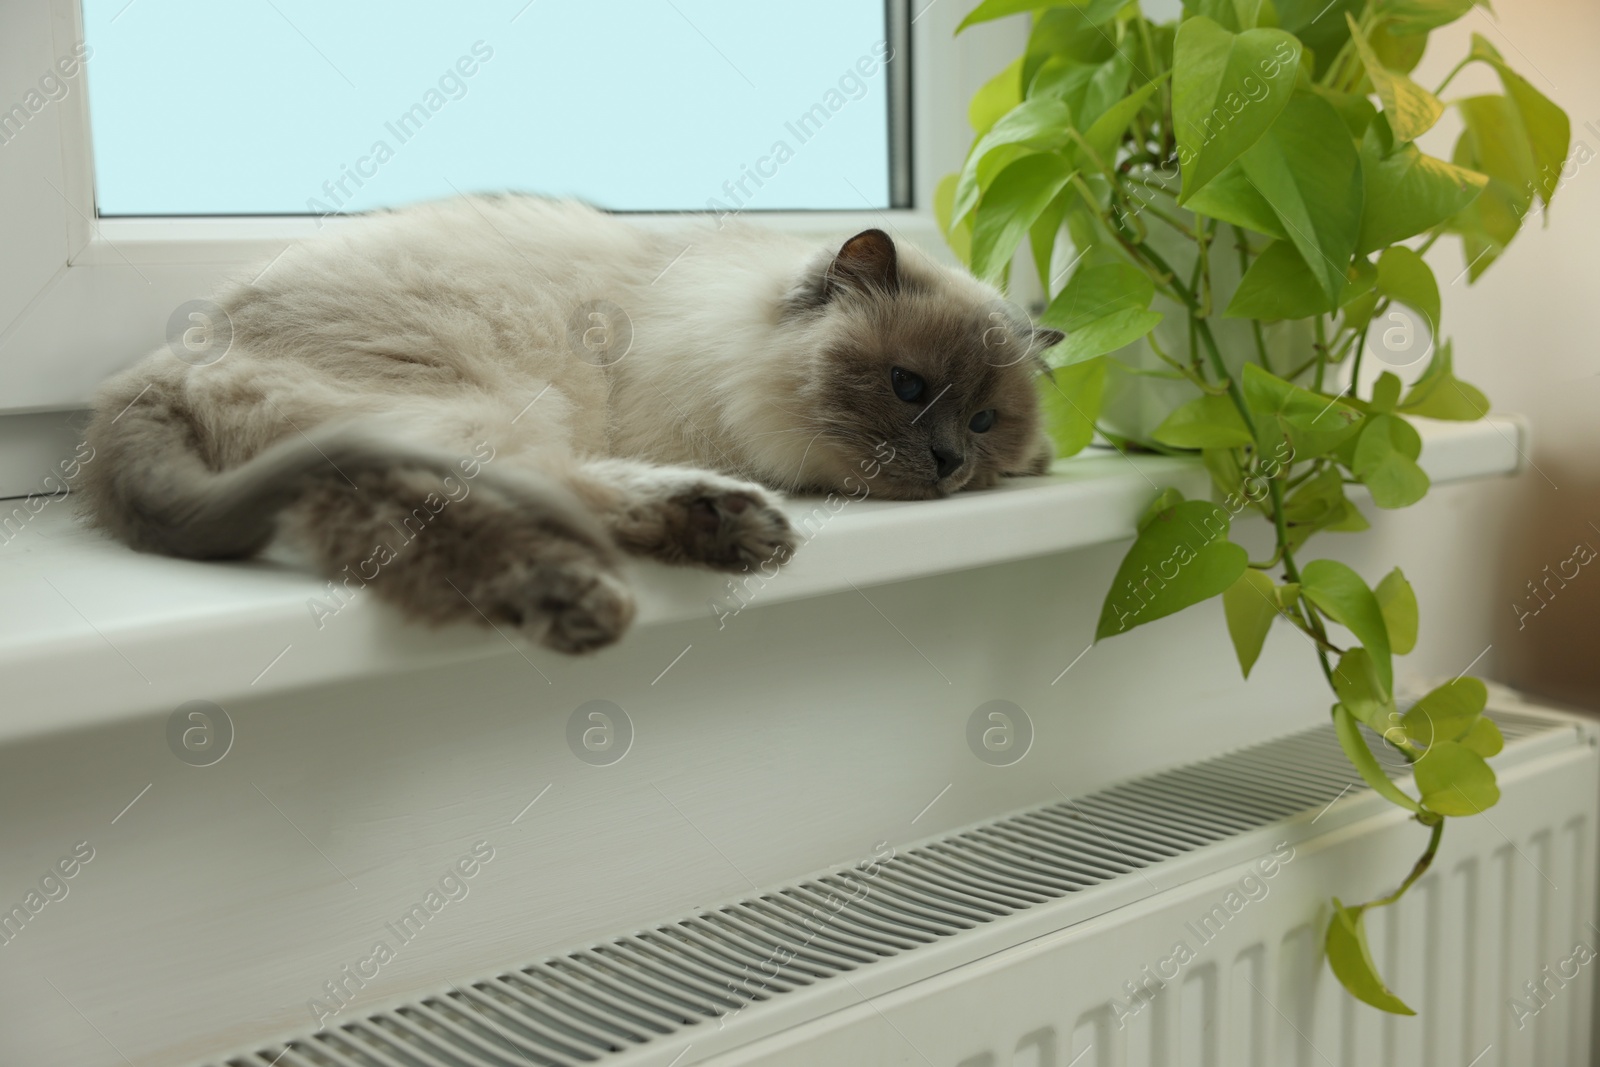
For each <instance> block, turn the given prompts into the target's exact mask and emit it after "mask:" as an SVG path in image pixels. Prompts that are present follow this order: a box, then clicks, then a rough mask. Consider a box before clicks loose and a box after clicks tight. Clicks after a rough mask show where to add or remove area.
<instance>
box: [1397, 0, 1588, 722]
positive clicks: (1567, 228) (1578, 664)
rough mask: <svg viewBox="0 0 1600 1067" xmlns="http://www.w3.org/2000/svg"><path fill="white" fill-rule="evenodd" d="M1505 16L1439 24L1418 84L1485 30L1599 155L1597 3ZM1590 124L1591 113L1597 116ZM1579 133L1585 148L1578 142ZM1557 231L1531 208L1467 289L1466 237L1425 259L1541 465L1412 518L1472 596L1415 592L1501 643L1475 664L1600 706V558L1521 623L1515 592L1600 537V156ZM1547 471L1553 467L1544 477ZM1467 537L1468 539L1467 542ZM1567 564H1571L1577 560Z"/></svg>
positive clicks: (1559, 0) (1468, 87)
mask: <svg viewBox="0 0 1600 1067" xmlns="http://www.w3.org/2000/svg"><path fill="white" fill-rule="evenodd" d="M1496 9H1497V10H1498V12H1499V16H1498V18H1495V17H1492V16H1490V15H1488V14H1487V13H1486V12H1485V11H1484V10H1483V9H1481V8H1475V9H1474V10H1473V12H1472V14H1470V15H1468V16H1467V17H1466V18H1465V19H1463V20H1462V21H1461V22H1460V23H1459V24H1457V25H1455V26H1452V27H1450V28H1448V29H1447V30H1445V31H1443V32H1441V33H1439V34H1438V35H1436V37H1435V40H1434V43H1433V44H1432V46H1431V47H1430V48H1429V53H1428V55H1427V56H1426V57H1424V60H1423V63H1422V66H1421V67H1420V68H1419V71H1418V73H1417V80H1418V81H1419V82H1421V83H1422V84H1424V85H1427V86H1429V87H1430V88H1431V87H1433V86H1436V85H1437V84H1438V83H1439V81H1440V80H1441V79H1442V78H1443V76H1444V74H1445V73H1446V72H1447V71H1448V70H1449V69H1450V67H1451V66H1453V65H1454V63H1455V61H1456V59H1457V58H1459V57H1460V56H1461V55H1464V54H1465V53H1466V50H1467V48H1468V47H1469V37H1470V34H1471V33H1473V32H1477V33H1480V34H1482V35H1483V36H1484V37H1486V38H1488V39H1489V41H1490V42H1491V43H1493V44H1494V45H1495V46H1496V47H1497V48H1498V49H1499V50H1500V51H1501V52H1502V53H1503V54H1504V55H1505V57H1506V58H1507V60H1508V61H1509V62H1510V63H1511V64H1512V65H1513V66H1514V67H1515V68H1517V69H1518V70H1520V71H1521V72H1522V73H1523V74H1524V75H1525V76H1526V77H1527V78H1528V79H1529V80H1530V81H1531V82H1533V84H1534V85H1535V86H1536V87H1537V88H1539V89H1540V90H1541V91H1542V92H1544V93H1546V94H1547V95H1549V96H1550V97H1551V98H1552V99H1554V100H1555V101H1556V102H1557V103H1559V104H1561V105H1562V106H1563V107H1565V108H1566V110H1567V112H1568V113H1569V114H1570V115H1571V116H1572V127H1573V146H1574V152H1575V155H1576V158H1579V159H1589V158H1591V157H1593V156H1597V155H1600V64H1597V63H1596V61H1595V56H1596V50H1597V48H1600V5H1597V4H1595V3H1593V0H1522V2H1519V3H1511V4H1498V5H1496ZM1499 91H1501V90H1500V88H1499V85H1498V81H1497V80H1496V79H1495V78H1494V77H1493V75H1492V74H1491V73H1490V72H1489V71H1488V70H1487V69H1484V70H1472V71H1469V72H1467V73H1466V74H1464V75H1462V76H1461V77H1460V78H1458V79H1457V80H1456V82H1455V83H1453V84H1452V85H1451V87H1450V92H1451V93H1452V94H1458V95H1471V94H1475V93H1478V92H1499ZM1452 119H1453V116H1447V119H1446V121H1445V122H1443V123H1441V127H1440V129H1439V130H1438V131H1436V132H1435V134H1434V135H1431V136H1434V137H1437V138H1438V139H1437V140H1435V141H1433V142H1431V144H1430V147H1431V149H1432V150H1433V151H1434V152H1437V153H1439V154H1442V155H1446V156H1448V154H1449V151H1448V150H1449V147H1450V145H1451V144H1453V139H1454V136H1455V131H1456V129H1458V128H1459V127H1458V125H1457V124H1456V123H1454V122H1453V121H1451V120H1452ZM1585 123H1593V127H1586V126H1585ZM1580 142H1582V143H1583V144H1584V145H1585V146H1586V148H1585V149H1581V150H1580V149H1579V148H1578V145H1579V143H1580ZM1568 173H1569V174H1570V175H1571V177H1570V178H1569V179H1567V180H1565V181H1564V183H1563V185H1562V186H1561V188H1560V190H1559V192H1558V193H1557V194H1556V198H1555V206H1554V210H1553V212H1552V216H1551V219H1550V226H1549V228H1548V229H1546V228H1544V227H1543V226H1542V225H1541V224H1540V222H1539V221H1538V220H1536V219H1530V220H1529V222H1528V223H1527V224H1525V226H1524V230H1523V232H1522V233H1521V234H1520V235H1519V236H1518V237H1517V239H1516V241H1515V242H1513V244H1512V246H1511V248H1510V249H1509V250H1508V251H1507V253H1506V255H1505V256H1504V257H1503V258H1502V259H1501V260H1500V261H1499V262H1498V263H1496V264H1495V265H1494V267H1493V268H1491V269H1490V270H1489V271H1488V273H1487V274H1485V275H1484V276H1483V277H1482V278H1480V279H1479V281H1478V282H1477V284H1476V285H1472V286H1470V287H1469V286H1468V284H1467V281H1466V279H1465V278H1462V279H1461V280H1459V281H1457V282H1455V283H1454V284H1452V283H1451V279H1453V278H1456V277H1457V276H1458V275H1459V274H1460V272H1461V270H1462V268H1463V267H1464V266H1465V263H1464V261H1463V259H1462V256H1461V253H1460V245H1459V242H1456V241H1453V240H1452V241H1441V242H1440V244H1439V246H1438V248H1437V249H1436V250H1435V252H1434V254H1433V255H1432V256H1431V257H1430V258H1431V261H1432V263H1433V265H1434V270H1435V272H1436V273H1437V274H1438V276H1439V281H1440V286H1441V288H1442V289H1443V291H1444V329H1445V332H1446V333H1448V334H1450V335H1452V336H1454V338H1455V346H1456V367H1457V371H1458V373H1459V374H1460V375H1461V376H1462V377H1464V378H1466V379H1467V380H1468V381H1471V382H1473V383H1475V384H1477V385H1479V386H1480V387H1481V388H1483V389H1484V391H1485V392H1486V393H1488V395H1489V397H1490V398H1491V400H1492V401H1493V404H1494V408H1495V409H1496V410H1498V411H1515V412H1521V413H1523V414H1525V415H1527V416H1528V418H1529V419H1530V421H1531V423H1532V426H1533V433H1534V446H1533V449H1532V451H1531V453H1530V455H1529V458H1530V460H1531V462H1532V463H1533V464H1535V465H1537V469H1536V470H1535V469H1530V470H1528V471H1526V472H1525V473H1524V474H1522V475H1521V476H1519V477H1518V478H1516V479H1514V480H1511V481H1508V482H1502V483H1498V484H1494V485H1489V486H1484V487H1482V488H1481V489H1480V490H1479V491H1476V492H1474V493H1472V494H1470V496H1468V497H1467V498H1466V499H1465V500H1464V501H1463V503H1462V505H1461V506H1460V507H1459V508H1457V509H1450V510H1449V511H1448V512H1447V513H1445V514H1429V515H1426V516H1424V517H1422V518H1420V519H1419V520H1417V521H1413V522H1412V523H1411V524H1410V525H1409V527H1408V529H1409V533H1408V535H1407V536H1408V539H1416V540H1418V541H1421V542H1425V543H1429V544H1444V543H1453V544H1454V545H1455V546H1456V548H1457V553H1458V554H1462V556H1463V558H1462V567H1461V569H1460V570H1459V571H1456V572H1455V573H1453V574H1441V575H1439V578H1440V579H1441V581H1443V582H1450V583H1454V584H1457V585H1459V586H1460V587H1461V588H1462V590H1463V591H1465V594H1466V595H1460V594H1457V595H1454V596H1452V597H1450V601H1451V602H1452V603H1454V604H1455V605H1456V607H1457V610H1455V611H1452V612H1450V613H1449V615H1448V616H1444V615H1442V614H1441V613H1438V612H1437V609H1436V608H1435V605H1438V604H1439V603H1440V602H1441V600H1442V599H1443V598H1442V596H1441V590H1439V589H1437V588H1426V589H1419V590H1418V593H1419V595H1420V596H1421V597H1422V598H1423V605H1424V608H1423V610H1424V612H1428V611H1429V609H1430V608H1432V609H1434V614H1433V618H1435V619H1438V620H1439V623H1440V624H1441V625H1443V626H1445V627H1447V628H1448V632H1449V633H1450V635H1451V638H1450V639H1451V641H1452V643H1454V644H1457V645H1459V646H1461V647H1464V648H1466V647H1473V646H1476V647H1478V648H1482V647H1484V646H1485V645H1488V644H1490V643H1491V642H1492V643H1493V644H1494V648H1493V649H1492V650H1491V651H1490V652H1489V654H1488V655H1486V656H1485V657H1484V660H1483V664H1482V665H1481V668H1480V669H1484V670H1487V671H1488V673H1489V674H1491V675H1492V676H1494V677H1496V678H1499V679H1501V680H1503V681H1506V682H1508V683H1510V684H1513V685H1516V686H1519V687H1522V688H1524V689H1528V690H1531V691H1535V692H1540V693H1544V694H1546V695H1548V696H1551V697H1553V698H1556V699H1560V700H1565V701H1569V702H1572V703H1578V704H1583V705H1586V706H1588V707H1591V708H1600V656H1596V655H1595V637H1596V635H1597V634H1600V573H1597V571H1600V568H1595V567H1585V568H1583V569H1582V570H1581V572H1580V576H1579V577H1578V578H1577V579H1575V580H1574V581H1572V582H1571V583H1570V585H1569V586H1568V587H1567V588H1565V589H1562V588H1560V586H1559V585H1555V584H1552V586H1551V588H1552V590H1553V591H1554V592H1553V595H1551V594H1547V599H1549V601H1550V606H1549V607H1548V608H1545V609H1543V610H1542V611H1541V612H1540V614H1539V615H1537V616H1536V617H1530V618H1528V619H1527V620H1526V627H1525V628H1522V629H1520V630H1519V626H1518V614H1517V612H1516V611H1515V610H1514V609H1513V604H1514V603H1515V604H1524V605H1525V606H1526V607H1528V608H1538V607H1539V602H1538V601H1537V600H1532V599H1530V598H1529V594H1528V589H1527V586H1526V583H1527V582H1528V581H1530V580H1533V579H1536V578H1543V577H1544V573H1543V568H1544V567H1545V566H1546V565H1549V566H1550V567H1551V569H1552V571H1554V570H1555V569H1556V568H1557V566H1558V565H1559V564H1560V563H1561V562H1562V561H1563V560H1567V559H1568V558H1569V557H1570V556H1571V555H1572V552H1573V548H1574V545H1575V544H1577V543H1578V542H1580V541H1587V542H1588V543H1589V544H1591V545H1593V546H1594V547H1595V548H1596V549H1600V530H1596V529H1595V528H1594V527H1593V526H1591V525H1590V523H1591V522H1592V523H1597V524H1600V461H1597V453H1600V419H1597V418H1596V417H1595V405H1596V404H1597V403H1600V353H1597V352H1596V346H1595V323H1596V318H1595V305H1596V299H1597V296H1600V292H1597V285H1596V282H1597V279H1600V241H1597V238H1600V161H1592V162H1590V163H1588V164H1587V165H1584V166H1581V167H1578V166H1574V167H1572V168H1569V171H1568ZM1541 472H1542V473H1541ZM1466 546H1471V547H1470V551H1467V552H1465V553H1461V549H1463V548H1465V547H1466ZM1566 569H1567V573H1568V574H1571V573H1572V567H1571V566H1570V565H1569V566H1568V567H1567V568H1566Z"/></svg>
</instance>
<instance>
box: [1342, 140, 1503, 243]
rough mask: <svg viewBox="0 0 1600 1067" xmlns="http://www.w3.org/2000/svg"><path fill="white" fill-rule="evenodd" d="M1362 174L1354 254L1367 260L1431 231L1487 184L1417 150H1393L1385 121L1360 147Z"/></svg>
mask: <svg viewBox="0 0 1600 1067" xmlns="http://www.w3.org/2000/svg"><path fill="white" fill-rule="evenodd" d="M1379 131H1381V132H1379ZM1361 173H1362V178H1363V181H1364V183H1365V186H1366V196H1365V197H1364V199H1363V201H1362V205H1363V206H1362V209H1361V210H1362V214H1361V235H1360V237H1359V239H1358V240H1357V241H1356V251H1357V252H1360V253H1362V254H1363V255H1364V254H1366V253H1368V252H1375V251H1377V250H1378V249H1380V248H1386V247H1388V246H1389V245H1392V244H1394V243H1395V242H1396V241H1403V240H1405V239H1406V238H1407V237H1414V236H1416V235H1417V234H1419V233H1423V232H1425V231H1427V230H1431V229H1432V228H1433V227H1435V226H1437V225H1438V224H1439V223H1441V222H1444V221H1445V220H1446V219H1449V218H1452V217H1453V216H1455V215H1457V214H1459V213H1460V212H1461V210H1462V209H1463V208H1465V207H1466V206H1467V205H1468V204H1470V203H1472V202H1473V200H1475V199H1477V197H1478V195H1479V194H1480V193H1481V192H1482V191H1483V189H1484V187H1485V186H1487V185H1488V183H1489V179H1488V178H1487V177H1485V176H1484V175H1482V174H1479V173H1478V172H1476V171H1474V170H1468V169H1466V168H1465V167H1458V166H1456V165H1455V164H1453V163H1446V162H1445V161H1444V160H1442V159H1436V158H1434V157H1433V156H1427V155H1423V154H1422V152H1421V151H1420V150H1419V149H1418V148H1417V146H1416V145H1414V144H1402V145H1400V146H1399V147H1395V146H1394V144H1393V139H1392V137H1391V136H1390V135H1389V133H1388V123H1387V122H1386V121H1384V119H1383V117H1382V116H1379V117H1378V118H1377V119H1375V120H1374V121H1373V123H1372V126H1371V127H1370V128H1368V130H1367V135H1366V137H1365V138H1364V139H1363V140H1362V142H1361Z"/></svg>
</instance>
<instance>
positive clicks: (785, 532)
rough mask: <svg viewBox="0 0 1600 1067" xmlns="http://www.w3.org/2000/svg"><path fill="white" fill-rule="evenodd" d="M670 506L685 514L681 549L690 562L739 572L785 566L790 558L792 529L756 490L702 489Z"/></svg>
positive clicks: (681, 497) (770, 503) (675, 501)
mask: <svg viewBox="0 0 1600 1067" xmlns="http://www.w3.org/2000/svg"><path fill="white" fill-rule="evenodd" d="M672 504H673V506H675V507H678V508H681V509H683V511H684V513H685V517H686V522H685V523H684V524H683V530H682V535H681V538H680V545H681V548H682V550H683V553H684V556H685V557H686V559H687V560H688V561H690V562H694V563H700V564H703V565H705V566H708V567H714V568H716V569H718V570H730V571H737V570H744V569H746V568H753V567H758V566H760V565H761V564H763V563H767V562H769V561H770V562H773V563H777V564H783V563H787V562H788V560H789V557H790V556H791V555H792V554H793V553H794V549H795V545H796V544H797V540H796V537H795V531H794V527H793V526H791V525H790V523H789V520H788V519H787V518H786V517H785V516H784V514H783V512H781V511H779V510H778V509H777V507H776V506H774V505H773V504H772V502H771V501H770V500H768V499H767V496H766V494H765V493H764V492H762V491H761V490H760V489H757V488H756V487H755V486H749V487H743V486H741V487H739V488H737V489H720V488H714V487H710V486H703V487H700V488H699V491H697V492H692V493H687V494H683V495H681V496H679V497H676V498H674V500H673V501H672Z"/></svg>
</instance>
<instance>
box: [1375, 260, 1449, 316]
mask: <svg viewBox="0 0 1600 1067" xmlns="http://www.w3.org/2000/svg"><path fill="white" fill-rule="evenodd" d="M1377 287H1378V291H1379V292H1380V293H1382V294H1383V295H1384V296H1386V297H1388V298H1389V299H1391V300H1397V301H1399V302H1400V303H1402V304H1404V305H1406V306H1407V307H1409V308H1412V309H1413V310H1415V311H1417V312H1419V313H1421V315H1422V317H1423V318H1425V319H1427V320H1428V330H1429V332H1430V333H1431V334H1432V335H1433V336H1434V337H1438V336H1439V282H1438V280H1437V279H1435V278H1434V276H1433V269H1432V268H1430V267H1429V266H1428V264H1427V262H1426V261H1424V260H1423V258H1422V257H1421V256H1419V255H1417V254H1416V253H1415V252H1413V251H1412V250H1411V249H1409V248H1407V247H1405V246H1404V245H1395V246H1394V247H1393V248H1385V249H1384V250H1383V255H1381V256H1379V257H1378V278H1377Z"/></svg>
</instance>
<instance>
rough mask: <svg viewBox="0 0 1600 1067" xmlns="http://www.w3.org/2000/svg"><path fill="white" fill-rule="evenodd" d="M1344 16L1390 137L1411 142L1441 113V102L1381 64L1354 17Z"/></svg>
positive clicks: (1442, 112) (1403, 76)
mask: <svg viewBox="0 0 1600 1067" xmlns="http://www.w3.org/2000/svg"><path fill="white" fill-rule="evenodd" d="M1345 19H1346V20H1347V21H1348V22H1349V23H1350V36H1351V40H1353V41H1354V42H1355V46H1356V52H1357V54H1359V55H1360V56H1361V65H1362V66H1363V67H1365V68H1366V71H1367V77H1368V78H1370V79H1371V80H1372V88H1373V91H1374V92H1376V93H1377V94H1378V99H1379V101H1381V102H1382V104H1383V114H1384V117H1385V118H1387V119H1388V120H1389V129H1390V130H1391V131H1392V132H1393V133H1394V139H1395V140H1396V141H1415V140H1416V139H1417V138H1418V137H1421V136H1422V135H1423V134H1425V133H1427V132H1428V131H1429V130H1431V129H1433V124H1434V123H1436V122H1438V121H1439V116H1440V115H1443V114H1444V105H1443V104H1441V103H1440V102H1439V98H1438V97H1436V96H1434V95H1433V94H1432V93H1430V92H1428V90H1426V89H1424V88H1423V87H1422V86H1420V85H1418V84H1417V83H1416V82H1414V81H1412V80H1411V79H1410V78H1408V77H1406V76H1405V75H1404V74H1398V73H1396V72H1394V71H1392V70H1389V69H1388V68H1387V67H1385V66H1384V65H1383V61H1382V60H1380V59H1379V58H1378V54H1377V53H1376V52H1374V51H1373V49H1372V45H1371V44H1369V43H1368V42H1367V38H1366V36H1365V35H1364V34H1363V33H1362V32H1361V28H1360V27H1359V26H1358V25H1356V20H1355V19H1354V18H1352V17H1351V16H1350V15H1348V14H1346V15H1345Z"/></svg>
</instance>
